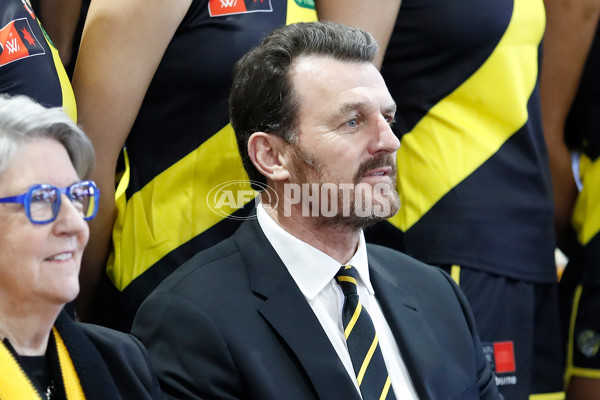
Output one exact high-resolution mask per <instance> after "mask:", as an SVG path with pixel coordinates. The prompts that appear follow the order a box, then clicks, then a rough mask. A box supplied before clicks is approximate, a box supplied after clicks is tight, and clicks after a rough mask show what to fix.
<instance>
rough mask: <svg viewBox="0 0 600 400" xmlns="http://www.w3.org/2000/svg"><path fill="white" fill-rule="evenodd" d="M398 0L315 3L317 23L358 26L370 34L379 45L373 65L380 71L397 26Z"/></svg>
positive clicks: (325, 0)
mask: <svg viewBox="0 0 600 400" xmlns="http://www.w3.org/2000/svg"><path fill="white" fill-rule="evenodd" d="M400 3H401V0H370V1H364V0H316V1H315V5H316V9H317V15H318V16H319V19H320V20H324V21H334V22H340V23H342V24H345V25H349V26H358V27H360V28H363V29H365V30H366V31H368V32H370V33H371V34H372V35H373V36H374V37H375V39H376V40H377V43H378V44H379V53H378V54H377V56H376V58H375V62H374V63H375V65H376V66H377V68H381V63H382V62H383V56H384V55H385V51H386V49H387V46H388V43H389V41H390V36H391V35H392V31H393V30H394V25H395V24H396V18H397V17H398V11H399V10H400Z"/></svg>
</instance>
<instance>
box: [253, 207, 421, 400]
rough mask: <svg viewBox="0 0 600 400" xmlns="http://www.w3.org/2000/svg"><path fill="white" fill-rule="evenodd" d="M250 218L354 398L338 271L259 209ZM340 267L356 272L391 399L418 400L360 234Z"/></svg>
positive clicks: (355, 382) (327, 260) (334, 263)
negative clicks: (343, 369)
mask: <svg viewBox="0 0 600 400" xmlns="http://www.w3.org/2000/svg"><path fill="white" fill-rule="evenodd" d="M256 215H257V218H258V223H259V225H260V227H261V229H262V230H263V232H264V234H265V236H266V237H267V239H268V240H269V242H270V243H271V245H272V246H273V248H274V249H275V251H276V252H277V254H278V255H279V257H280V258H281V260H282V261H283V263H284V264H285V266H286V268H287V269H288V271H289V273H290V275H291V276H292V278H293V279H294V281H295V282H296V284H297V285H298V287H299V288H300V290H301V291H302V294H303V295H304V297H306V300H307V301H308V304H309V305H310V307H311V308H312V310H313V312H314V313H315V315H316V317H317V318H318V320H319V322H320V323H321V326H322V327H323V330H324V331H325V333H326V334H327V337H328V338H329V340H330V341H331V344H332V345H333V347H334V349H335V351H336V352H337V354H338V356H339V358H340V360H341V361H342V363H343V364H344V366H345V367H346V370H347V372H348V375H349V376H350V377H351V378H352V380H353V381H354V385H355V386H356V389H357V391H358V392H359V394H360V390H359V387H358V382H357V380H356V375H355V374H354V368H353V367H352V360H351V359H350V354H349V353H348V347H347V345H346V339H345V337H344V328H343V323H342V307H343V305H344V294H343V292H342V289H341V288H340V286H339V285H338V284H337V282H336V281H335V279H334V277H335V275H336V273H337V272H338V271H339V269H340V268H341V267H342V266H341V265H340V264H339V263H338V262H337V261H335V260H334V259H333V258H331V257H329V256H328V255H327V254H325V253H323V252H322V251H320V250H317V249H316V248H314V247H312V246H311V245H309V244H308V243H305V242H303V241H302V240H300V239H298V238H296V237H295V236H293V235H291V234H289V233H288V232H286V231H285V230H284V229H283V228H282V227H280V226H279V225H278V224H277V223H276V222H275V221H274V220H273V219H272V218H271V216H270V215H269V214H268V213H267V212H266V211H265V209H264V208H263V206H262V204H259V205H258V206H257V212H256ZM345 265H352V266H354V267H355V268H356V269H357V271H358V275H359V279H358V295H359V297H360V302H361V303H362V305H363V307H364V308H365V309H366V310H367V312H368V313H369V315H370V316H371V319H372V320H373V324H374V325H375V330H376V331H377V335H378V336H379V343H380V346H381V351H382V353H383V358H384V360H385V365H386V367H387V370H388V373H389V375H390V381H391V383H392V387H393V388H394V393H395V395H396V399H418V396H417V393H416V391H415V388H414V386H413V383H412V381H411V379H410V375H409V374H408V371H407V369H406V365H405V364H404V361H403V360H402V356H401V355H400V349H399V348H398V345H397V344H396V340H395V339H394V336H393V335H392V331H391V330H390V327H389V325H388V323H387V321H386V320H385V317H384V316H383V313H382V312H381V308H380V307H379V303H378V302H377V299H376V298H375V292H374V290H373V286H371V281H370V278H369V264H368V259H367V247H366V245H365V238H364V235H363V233H362V232H361V234H360V242H359V245H358V249H357V250H356V253H355V254H354V256H353V257H352V259H351V260H350V261H348V262H347V263H346V264H345Z"/></svg>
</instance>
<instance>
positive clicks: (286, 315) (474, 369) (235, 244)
mask: <svg viewBox="0 0 600 400" xmlns="http://www.w3.org/2000/svg"><path fill="white" fill-rule="evenodd" d="M368 257H369V268H370V276H371V281H372V284H373V287H374V289H375V296H376V298H377V300H378V301H379V303H380V305H381V308H382V310H383V313H384V315H385V317H386V319H387V321H388V323H389V325H390V327H391V329H392V332H393V334H394V336H395V339H396V342H397V343H398V346H399V347H400V351H401V353H402V358H403V360H404V362H405V363H406V366H407V367H408V371H409V373H410V375H411V378H412V381H413V383H414V385H415V387H416V390H417V392H418V395H419V397H420V398H421V399H436V400H441V399H464V400H466V399H479V398H482V399H497V398H499V395H498V392H497V389H496V386H495V383H494V376H493V373H492V372H491V370H490V367H489V365H488V364H487V362H486V360H485V358H484V355H483V352H482V347H481V343H480V341H479V338H478V336H477V334H476V332H475V326H474V322H473V318H472V316H471V311H470V309H469V307H468V305H467V302H466V300H465V298H464V297H463V295H462V294H461V292H460V290H459V289H458V288H457V286H456V285H455V284H454V283H453V282H452V280H451V279H450V277H448V276H447V275H446V274H445V273H443V272H441V271H440V270H439V269H437V268H434V267H430V266H427V265H425V264H422V263H420V262H418V261H416V260H414V259H412V258H410V257H408V256H406V255H403V254H401V253H398V252H396V251H394V250H390V249H387V248H383V247H380V246H371V245H369V246H368ZM132 333H133V334H134V335H136V336H137V337H139V338H140V340H141V341H142V343H144V344H145V345H146V347H147V348H148V351H149V353H150V357H151V359H152V363H153V366H154V368H155V371H156V373H157V376H158V379H159V381H160V384H161V386H162V388H163V389H164V390H165V392H166V393H167V395H168V396H170V397H172V398H174V399H185V400H189V399H256V400H270V399H272V400H295V399H297V400H306V399H324V400H335V399H340V400H342V399H343V400H348V399H354V400H359V399H360V397H359V395H358V393H357V391H356V389H355V386H354V384H353V383H352V381H351V379H350V378H349V377H348V374H347V372H346V369H345V368H344V366H343V365H342V362H341V361H340V359H339V357H338V356H337V353H336V352H335V350H334V348H333V346H332V345H331V343H330V342H329V339H328V338H327V335H326V334H325V332H324V330H323V329H322V327H321V325H320V323H319V321H318V319H317V317H316V316H315V315H314V313H313V311H312V309H311V308H310V306H309V304H308V303H307V301H306V299H305V298H304V296H303V294H302V293H301V291H300V289H299V288H298V287H297V285H296V283H295V282H294V280H293V279H292V277H291V275H290V274H289V273H288V271H287V269H286V268H285V266H284V265H283V263H282V261H281V260H280V259H279V257H278V256H277V253H276V252H275V250H274V249H273V247H272V246H271V245H270V243H269V242H268V240H267V238H266V237H265V236H264V234H263V232H262V230H261V229H260V226H259V224H258V222H257V221H256V220H249V221H246V222H245V223H244V224H243V225H242V226H241V227H240V228H239V230H238V231H237V232H236V233H235V234H234V235H233V236H232V237H231V238H229V239H227V240H225V241H223V242H221V243H220V244H218V245H216V246H214V247H212V248H210V249H208V250H206V251H203V252H201V253H199V254H197V255H196V256H195V257H194V258H192V259H191V260H190V261H188V262H187V263H186V264H184V265H183V266H182V267H180V268H179V269H178V270H177V271H175V272H174V273H173V274H172V275H171V276H170V277H169V278H167V279H166V280H165V281H164V282H163V283H162V284H161V285H160V286H159V287H158V288H157V289H156V290H155V291H154V292H153V293H152V294H151V295H150V296H149V297H148V299H147V300H146V301H145V302H144V303H143V305H142V306H141V308H140V310H139V311H138V314H137V316H136V318H135V321H134V325H133V330H132Z"/></svg>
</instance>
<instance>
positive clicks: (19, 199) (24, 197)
mask: <svg viewBox="0 0 600 400" xmlns="http://www.w3.org/2000/svg"><path fill="white" fill-rule="evenodd" d="M81 184H87V185H90V187H91V188H92V189H93V191H94V194H93V201H94V212H93V213H92V214H91V215H90V216H87V217H86V216H85V215H84V216H83V220H84V221H89V220H92V219H94V217H96V214H97V213H98V201H99V199H100V189H98V186H96V183H95V182H94V181H92V180H83V181H79V182H76V183H74V184H72V185H69V186H67V187H63V188H59V187H57V186H54V185H48V184H46V183H41V184H37V185H33V186H30V187H29V189H28V190H27V192H25V193H23V194H19V195H16V196H9V197H2V198H0V203H17V204H22V205H23V207H24V209H25V215H26V216H27V219H28V220H29V222H31V223H32V224H35V225H45V224H49V223H51V222H54V221H56V218H57V217H58V213H59V212H60V207H61V206H62V195H63V194H64V195H65V196H67V198H68V199H69V200H70V201H71V203H72V202H73V201H74V199H73V198H72V197H71V193H70V192H71V188H73V187H74V186H78V185H81ZM38 189H55V190H57V191H58V192H59V193H60V196H58V200H56V202H57V203H58V205H57V207H56V213H54V216H53V217H52V218H51V219H48V220H45V221H34V220H33V218H32V217H31V208H30V207H31V196H32V194H33V192H34V191H35V190H38Z"/></svg>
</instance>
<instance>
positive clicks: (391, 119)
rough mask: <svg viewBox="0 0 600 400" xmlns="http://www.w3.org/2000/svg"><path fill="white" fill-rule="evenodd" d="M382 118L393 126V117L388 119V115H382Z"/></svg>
mask: <svg viewBox="0 0 600 400" xmlns="http://www.w3.org/2000/svg"><path fill="white" fill-rule="evenodd" d="M383 118H385V121H386V122H387V123H388V124H389V125H390V126H392V125H394V122H396V120H395V119H394V117H390V116H389V115H384V116H383Z"/></svg>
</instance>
